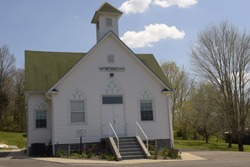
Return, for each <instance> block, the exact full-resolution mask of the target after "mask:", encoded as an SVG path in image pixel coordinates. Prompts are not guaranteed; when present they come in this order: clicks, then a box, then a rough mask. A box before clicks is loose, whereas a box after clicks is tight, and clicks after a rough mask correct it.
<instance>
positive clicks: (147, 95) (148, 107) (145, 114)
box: [139, 90, 154, 121]
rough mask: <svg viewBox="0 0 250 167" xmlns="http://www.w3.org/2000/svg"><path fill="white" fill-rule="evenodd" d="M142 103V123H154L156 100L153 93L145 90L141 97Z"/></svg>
mask: <svg viewBox="0 0 250 167" xmlns="http://www.w3.org/2000/svg"><path fill="white" fill-rule="evenodd" d="M139 99H140V100H139V101H140V117H141V118H140V119H141V121H153V120H154V107H153V102H154V100H153V99H154V98H153V96H152V93H151V92H150V91H148V90H143V91H141V92H140V95H139Z"/></svg>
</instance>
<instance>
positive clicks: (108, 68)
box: [99, 67, 125, 72]
mask: <svg viewBox="0 0 250 167" xmlns="http://www.w3.org/2000/svg"><path fill="white" fill-rule="evenodd" d="M99 70H100V71H117V72H123V71H125V67H99Z"/></svg>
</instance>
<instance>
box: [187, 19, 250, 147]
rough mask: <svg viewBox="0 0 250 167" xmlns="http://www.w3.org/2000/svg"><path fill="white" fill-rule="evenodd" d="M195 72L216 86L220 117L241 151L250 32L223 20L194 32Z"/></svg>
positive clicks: (246, 109) (249, 104)
mask: <svg viewBox="0 0 250 167" xmlns="http://www.w3.org/2000/svg"><path fill="white" fill-rule="evenodd" d="M191 60H192V63H193V65H194V67H195V72H196V73H198V74H199V75H200V76H202V77H203V78H204V79H206V80H207V81H209V82H211V83H212V84H213V86H214V87H215V88H216V89H219V90H220V99H221V102H220V104H221V106H222V107H223V111H224V117H225V118H226V120H227V124H228V126H229V128H230V130H231V133H232V135H233V137H234V139H235V140H236V141H237V142H238V148H239V151H243V150H244V149H243V140H244V133H245V129H246V118H247V116H248V113H249V107H250V96H249V95H250V94H249V93H250V85H249V84H250V82H249V81H250V75H249V74H250V73H249V72H250V35H249V34H248V33H247V32H246V30H245V31H243V32H240V31H239V30H238V29H237V28H235V27H234V26H233V25H232V24H229V23H228V22H227V21H225V22H222V23H220V24H219V25H217V26H216V25H211V26H210V27H208V28H207V29H205V30H204V31H202V32H200V33H199V34H198V40H197V42H196V44H195V46H194V47H193V48H192V51H191Z"/></svg>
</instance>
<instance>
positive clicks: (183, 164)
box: [0, 150, 250, 167]
mask: <svg viewBox="0 0 250 167" xmlns="http://www.w3.org/2000/svg"><path fill="white" fill-rule="evenodd" d="M7 152H9V154H8V156H7ZM182 152H183V154H182V157H183V160H162V161H160V160H147V159H146V160H124V161H120V162H116V161H112V162H110V161H93V160H90V161H89V160H74V159H73V160H69V159H60V158H30V157H27V156H26V155H25V154H23V151H21V152H20V151H15V152H11V153H10V151H0V155H1V153H2V155H6V156H7V157H0V167H14V166H19V167H43V166H46V167H52V166H53V167H69V166H84V167H85V166H96V167H97V166H98V167H99V166H125V167H126V166H128V167H131V166H136V167H161V166H168V167H224V166H225V167H248V166H250V153H242V152H226V151H202V150H182Z"/></svg>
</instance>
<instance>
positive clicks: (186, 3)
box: [154, 0, 198, 8]
mask: <svg viewBox="0 0 250 167" xmlns="http://www.w3.org/2000/svg"><path fill="white" fill-rule="evenodd" d="M197 2H198V0H155V1H154V4H155V5H159V6H161V7H163V8H167V7H169V6H173V5H178V6H179V8H188V7H190V6H192V5H195V4H197Z"/></svg>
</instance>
